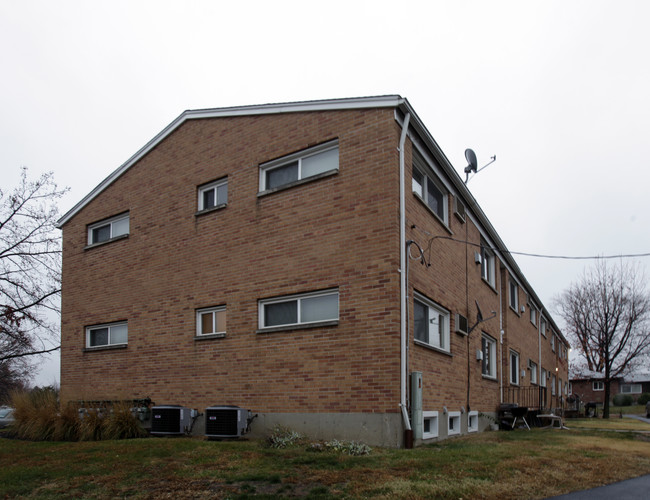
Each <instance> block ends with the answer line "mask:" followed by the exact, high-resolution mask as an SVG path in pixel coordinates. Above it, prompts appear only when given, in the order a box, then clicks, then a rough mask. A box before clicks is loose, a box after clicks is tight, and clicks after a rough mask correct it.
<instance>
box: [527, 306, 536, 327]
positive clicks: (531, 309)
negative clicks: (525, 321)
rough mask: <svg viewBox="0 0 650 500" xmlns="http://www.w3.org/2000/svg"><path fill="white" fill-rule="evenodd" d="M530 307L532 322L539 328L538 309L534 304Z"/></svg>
mask: <svg viewBox="0 0 650 500" xmlns="http://www.w3.org/2000/svg"><path fill="white" fill-rule="evenodd" d="M528 307H530V322H531V323H532V324H533V325H536V326H537V309H536V308H535V306H534V305H532V304H529V306H528Z"/></svg>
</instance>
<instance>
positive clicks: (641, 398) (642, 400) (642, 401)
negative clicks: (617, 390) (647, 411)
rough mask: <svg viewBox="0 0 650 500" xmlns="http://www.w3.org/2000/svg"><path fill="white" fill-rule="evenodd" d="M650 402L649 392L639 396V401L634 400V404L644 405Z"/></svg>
mask: <svg viewBox="0 0 650 500" xmlns="http://www.w3.org/2000/svg"><path fill="white" fill-rule="evenodd" d="M648 401H650V392H644V393H643V394H641V395H640V396H639V399H637V400H636V404H638V405H645V404H647V403H648Z"/></svg>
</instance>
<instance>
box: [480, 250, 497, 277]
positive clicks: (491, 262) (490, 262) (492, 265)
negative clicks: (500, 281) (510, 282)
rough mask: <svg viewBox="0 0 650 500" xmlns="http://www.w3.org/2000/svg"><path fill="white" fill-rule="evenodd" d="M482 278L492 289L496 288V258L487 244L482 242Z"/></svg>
mask: <svg viewBox="0 0 650 500" xmlns="http://www.w3.org/2000/svg"><path fill="white" fill-rule="evenodd" d="M481 278H483V280H484V281H485V282H486V283H489V285H490V286H491V287H495V286H496V256H495V254H494V252H493V251H492V249H490V248H488V246H487V244H486V243H485V242H481Z"/></svg>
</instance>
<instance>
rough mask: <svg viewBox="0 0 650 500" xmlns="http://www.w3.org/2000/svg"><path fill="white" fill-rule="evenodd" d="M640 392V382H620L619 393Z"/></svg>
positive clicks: (641, 390)
mask: <svg viewBox="0 0 650 500" xmlns="http://www.w3.org/2000/svg"><path fill="white" fill-rule="evenodd" d="M625 389H627V390H625ZM642 392H643V387H642V385H641V384H634V383H629V384H621V394H641V393H642Z"/></svg>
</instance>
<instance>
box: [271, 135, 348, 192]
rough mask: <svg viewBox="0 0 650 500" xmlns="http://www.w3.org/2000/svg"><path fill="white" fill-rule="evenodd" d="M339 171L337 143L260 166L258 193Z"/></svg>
mask: <svg viewBox="0 0 650 500" xmlns="http://www.w3.org/2000/svg"><path fill="white" fill-rule="evenodd" d="M338 169H339V145H338V141H334V142H328V143H326V144H321V145H320V146H316V147H314V148H310V149H306V150H304V151H300V152H298V153H294V154H292V155H289V156H284V157H282V158H279V159H277V160H273V161H270V162H268V163H264V164H263V165H260V191H261V192H262V191H270V190H274V189H278V188H281V187H283V186H287V185H290V184H293V183H295V182H298V181H301V180H304V179H309V178H310V177H315V176H317V175H319V174H324V173H326V172H336V171H338Z"/></svg>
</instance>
